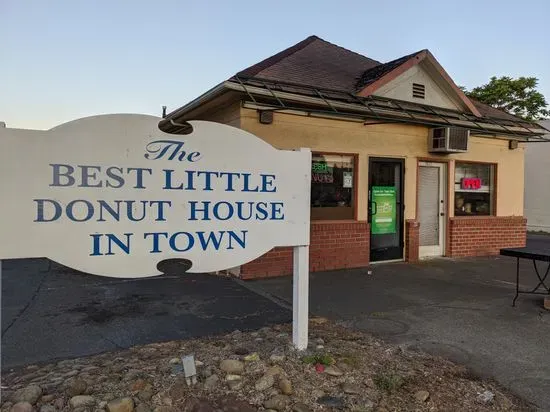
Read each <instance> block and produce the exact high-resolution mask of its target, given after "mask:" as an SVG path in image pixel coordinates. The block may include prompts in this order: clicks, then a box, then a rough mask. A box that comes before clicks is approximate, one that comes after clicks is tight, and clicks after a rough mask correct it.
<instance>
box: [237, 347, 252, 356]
mask: <svg viewBox="0 0 550 412" xmlns="http://www.w3.org/2000/svg"><path fill="white" fill-rule="evenodd" d="M249 353H250V351H249V350H248V349H246V348H242V347H240V348H237V349H235V355H239V356H244V355H248V354H249Z"/></svg>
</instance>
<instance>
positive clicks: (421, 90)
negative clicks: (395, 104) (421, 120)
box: [413, 83, 426, 99]
mask: <svg viewBox="0 0 550 412" xmlns="http://www.w3.org/2000/svg"><path fill="white" fill-rule="evenodd" d="M425 96H426V86H424V85H423V84H420V83H413V97H416V98H418V99H423V98H424V97H425Z"/></svg>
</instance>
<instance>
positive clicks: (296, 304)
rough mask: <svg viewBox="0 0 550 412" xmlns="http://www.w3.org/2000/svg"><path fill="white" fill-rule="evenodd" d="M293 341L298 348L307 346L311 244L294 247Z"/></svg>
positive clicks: (302, 348) (301, 348)
mask: <svg viewBox="0 0 550 412" xmlns="http://www.w3.org/2000/svg"><path fill="white" fill-rule="evenodd" d="M293 260H294V276H293V298H292V342H293V343H294V346H295V347H296V349H298V350H304V349H306V348H307V336H308V326H309V325H308V312H309V246H295V247H294V248H293Z"/></svg>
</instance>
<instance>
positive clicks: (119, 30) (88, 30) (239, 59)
mask: <svg viewBox="0 0 550 412" xmlns="http://www.w3.org/2000/svg"><path fill="white" fill-rule="evenodd" d="M312 34H315V35H317V36H319V37H321V38H323V39H325V40H327V41H330V42H332V43H335V44H338V45H340V46H342V47H345V48H347V49H350V50H353V51H355V52H358V53H361V54H364V55H366V56H368V57H371V58H373V59H375V60H378V61H382V62H385V61H389V60H393V59H395V58H397V57H400V56H403V55H406V54H409V53H412V52H414V51H418V50H421V49H426V48H427V49H429V50H430V51H431V52H432V53H433V54H434V55H435V57H436V58H437V60H438V61H439V62H440V63H441V65H442V66H443V67H444V68H445V69H446V70H447V72H448V73H449V74H450V76H451V77H452V78H453V80H454V81H455V82H456V83H457V84H459V85H463V86H466V87H467V88H473V87H475V86H479V85H482V84H485V83H487V82H488V80H489V78H490V77H491V76H502V75H508V76H512V77H518V76H535V77H537V78H538V79H539V81H540V82H539V91H541V92H542V93H543V94H544V95H545V96H546V97H547V100H548V101H550V45H549V43H548V39H549V38H550V1H548V0H522V1H516V0H499V1H494V0H475V1H471V0H460V1H456V0H455V1H447V0H432V1H427V0H410V1H407V0H392V1H381V0H375V1H371V0H363V1H346V0H338V1H335V0H330V1H325V0H317V1H300V0H291V1H288V0H278V1H270V2H264V1H258V0H255V1H239V0H231V1H229V0H228V1H222V0H210V1H208V0H202V1H200V0H199V1H186V0H180V1H176V0H156V1H155V0H84V1H83V0H0V121H4V122H6V124H7V126H8V127H21V128H31V129H49V128H51V127H54V126H56V125H58V124H61V123H64V122H66V121H70V120H74V119H77V118H80V117H85V116H91V115H95V114H101V113H145V114H153V115H157V116H160V115H161V111H162V106H163V105H165V106H167V107H168V111H169V112H170V111H172V110H174V109H176V108H178V107H180V106H182V105H184V104H185V103H187V102H189V101H190V100H192V99H194V98H195V97H197V96H199V95H200V94H202V93H204V92H205V91H207V90H208V89H210V88H211V87H213V86H215V85H216V84H218V83H220V82H221V81H223V80H225V79H227V78H229V77H230V76H232V75H233V74H235V73H236V72H238V71H240V70H242V69H244V68H246V67H248V66H250V65H252V64H254V63H257V62H258V61H260V60H262V59H264V58H266V57H269V56H271V55H273V54H275V53H277V52H279V51H281V50H283V49H285V48H287V47H289V46H292V45H293V44H295V43H297V42H299V41H301V40H303V39H304V38H306V37H308V36H310V35H312Z"/></svg>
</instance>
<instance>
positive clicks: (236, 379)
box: [225, 375, 242, 382]
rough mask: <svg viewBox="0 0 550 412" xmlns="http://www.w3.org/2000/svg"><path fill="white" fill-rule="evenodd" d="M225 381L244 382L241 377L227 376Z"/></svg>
mask: <svg viewBox="0 0 550 412" xmlns="http://www.w3.org/2000/svg"><path fill="white" fill-rule="evenodd" d="M225 380H226V381H227V382H231V381H240V380H242V376H241V375H227V376H226V377H225Z"/></svg>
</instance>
